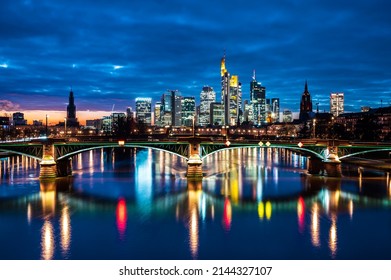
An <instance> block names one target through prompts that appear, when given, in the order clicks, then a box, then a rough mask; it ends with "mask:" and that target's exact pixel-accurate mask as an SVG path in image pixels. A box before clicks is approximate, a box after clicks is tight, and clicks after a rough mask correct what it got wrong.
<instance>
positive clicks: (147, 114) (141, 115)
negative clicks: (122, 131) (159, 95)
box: [136, 97, 152, 125]
mask: <svg viewBox="0 0 391 280" xmlns="http://www.w3.org/2000/svg"><path fill="white" fill-rule="evenodd" d="M151 107H152V98H145V97H137V98H136V120H137V122H141V123H145V124H147V125H151V109H152V108H151Z"/></svg>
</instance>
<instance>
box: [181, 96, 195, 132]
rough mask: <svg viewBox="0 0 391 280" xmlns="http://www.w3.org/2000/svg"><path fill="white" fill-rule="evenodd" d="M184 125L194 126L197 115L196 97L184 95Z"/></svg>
mask: <svg viewBox="0 0 391 280" xmlns="http://www.w3.org/2000/svg"><path fill="white" fill-rule="evenodd" d="M181 102H182V106H181V107H182V125H183V126H192V125H193V121H195V119H194V118H195V115H196V102H195V97H183V98H182V101H181Z"/></svg>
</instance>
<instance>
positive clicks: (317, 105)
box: [316, 102, 319, 114]
mask: <svg viewBox="0 0 391 280" xmlns="http://www.w3.org/2000/svg"><path fill="white" fill-rule="evenodd" d="M316 113H317V114H318V113H319V102H316Z"/></svg>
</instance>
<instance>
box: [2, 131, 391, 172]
mask: <svg viewBox="0 0 391 280" xmlns="http://www.w3.org/2000/svg"><path fill="white" fill-rule="evenodd" d="M116 147H129V148H151V149H155V150H161V151H165V152H169V153H172V154H175V155H177V156H179V157H182V158H184V159H186V160H187V161H188V172H187V174H188V177H191V178H192V177H195V178H198V177H202V161H203V159H204V158H206V157H207V156H209V155H212V154H214V153H216V152H218V151H221V150H225V149H238V148H255V147H256V148H265V149H267V148H281V149H289V150H291V151H294V152H297V153H300V154H302V155H304V156H307V157H308V158H309V166H308V169H309V172H310V173H315V174H317V173H321V171H322V170H323V169H327V168H328V169H329V170H327V174H328V175H330V176H333V175H338V171H335V165H338V164H339V163H340V161H339V158H340V159H343V158H348V157H350V156H357V155H360V154H366V153H371V152H379V151H380V152H387V151H388V152H389V151H391V144H389V145H385V144H383V145H379V144H371V145H370V144H368V143H366V145H363V144H360V143H357V144H348V143H339V142H338V143H336V142H335V141H332V142H331V141H328V140H324V141H314V140H301V141H299V140H297V141H268V140H265V141H259V142H258V141H257V142H256V141H253V142H248V141H246V142H243V141H234V140H232V141H228V140H225V141H218V142H215V141H211V139H210V138H208V137H187V138H178V139H176V141H156V142H155V141H114V142H113V141H94V142H86V141H84V142H67V141H64V140H61V139H46V140H41V141H36V142H23V143H22V142H17V143H0V152H8V153H14V154H19V155H24V156H28V157H31V158H34V159H37V160H39V161H40V165H41V172H40V175H41V177H42V178H52V177H56V176H67V175H70V174H71V172H72V167H71V164H70V160H69V159H70V158H71V157H72V156H74V155H76V154H79V153H82V152H85V151H88V150H92V149H99V148H116Z"/></svg>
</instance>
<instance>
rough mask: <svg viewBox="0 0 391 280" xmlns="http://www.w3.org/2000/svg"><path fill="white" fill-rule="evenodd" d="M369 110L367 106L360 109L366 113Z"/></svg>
mask: <svg viewBox="0 0 391 280" xmlns="http://www.w3.org/2000/svg"><path fill="white" fill-rule="evenodd" d="M369 110H371V107H369V106H362V107H361V112H368V111H369Z"/></svg>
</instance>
